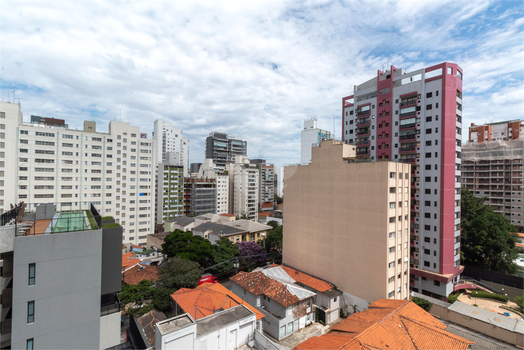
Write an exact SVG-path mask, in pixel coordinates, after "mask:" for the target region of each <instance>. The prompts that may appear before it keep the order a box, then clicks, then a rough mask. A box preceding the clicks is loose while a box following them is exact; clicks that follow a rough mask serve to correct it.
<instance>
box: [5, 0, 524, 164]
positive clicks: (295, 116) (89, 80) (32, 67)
mask: <svg viewBox="0 0 524 350" xmlns="http://www.w3.org/2000/svg"><path fill="white" fill-rule="evenodd" d="M523 28H524V2H523V1H521V0H515V1H503V0H498V1H484V0H479V1H461V0H452V1H448V0H439V1H435V0H430V1H423V0H417V1H411V0H400V1H386V0H378V1H283V0H280V1H273V0H265V1H253V0H250V1H217V0H213V1H184V2H182V1H169V2H168V1H165V2H162V1H147V2H146V1H74V2H65V1H41V0H39V1H16V2H14V1H10V0H2V1H0V30H1V33H2V35H0V98H1V99H2V100H3V101H4V102H7V101H13V90H15V93H14V98H15V99H16V102H18V100H19V101H20V103H21V104H22V112H23V113H24V120H26V121H29V119H30V116H31V115H39V116H45V117H54V118H60V119H65V120H66V122H67V123H68V124H69V126H70V127H71V128H79V129H80V128H82V125H83V121H84V120H94V121H96V122H97V130H98V131H101V132H107V131H108V124H109V122H110V121H111V120H119V121H123V122H129V123H130V124H131V125H133V126H139V127H140V129H141V131H143V132H147V133H148V135H149V137H151V132H152V131H153V123H154V121H155V120H156V119H163V120H166V121H170V122H172V123H173V125H174V126H175V127H178V128H181V129H182V130H183V133H184V135H185V136H187V137H189V139H190V162H192V163H193V162H202V161H203V159H204V151H205V138H206V137H207V136H208V135H209V133H210V132H213V131H222V132H226V133H228V134H231V135H236V136H240V137H242V138H243V139H244V140H247V142H248V156H249V157H250V158H265V159H266V160H267V161H268V162H271V163H275V165H276V166H278V167H280V166H281V165H284V164H293V163H298V162H300V132H301V130H302V127H303V122H304V120H305V119H307V118H310V117H315V118H317V120H318V126H319V127H320V128H322V129H325V130H329V131H332V132H333V131H334V132H335V135H336V137H337V138H340V137H341V126H342V122H341V113H342V109H341V108H342V107H341V106H342V97H344V96H348V95H351V94H352V93H353V86H354V85H357V84H360V83H362V82H364V81H366V80H369V79H371V78H373V77H375V76H376V74H377V70H379V69H380V70H382V69H386V68H387V67H389V65H394V66H396V67H397V68H404V69H406V70H407V71H408V72H409V71H413V70H416V69H420V68H423V67H427V66H431V65H434V64H437V63H441V62H444V61H450V62H454V63H458V64H459V65H460V66H461V67H462V69H463V71H464V80H463V84H464V85H463V126H464V128H467V127H468V126H469V125H470V123H476V124H477V125H478V124H482V123H487V122H495V121H502V120H509V119H523V113H524V82H523V81H524V79H523V78H524V34H523V33H524V31H523ZM466 135H467V132H464V133H463V137H465V136H466Z"/></svg>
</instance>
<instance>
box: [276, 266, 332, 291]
mask: <svg viewBox="0 0 524 350" xmlns="http://www.w3.org/2000/svg"><path fill="white" fill-rule="evenodd" d="M274 267H280V268H281V269H282V270H284V271H285V272H286V273H287V274H288V275H289V276H290V277H291V278H292V279H293V280H295V282H298V283H302V284H303V285H305V286H308V287H310V288H313V289H315V290H318V291H319V292H327V291H328V290H330V289H333V288H334V287H333V286H332V285H331V284H330V283H328V282H326V281H323V280H321V279H320V278H316V277H313V276H311V275H308V274H307V273H304V272H300V271H298V270H295V269H293V268H291V267H288V266H284V265H277V264H273V265H271V266H269V268H268V269H271V268H274ZM337 294H338V293H337Z"/></svg>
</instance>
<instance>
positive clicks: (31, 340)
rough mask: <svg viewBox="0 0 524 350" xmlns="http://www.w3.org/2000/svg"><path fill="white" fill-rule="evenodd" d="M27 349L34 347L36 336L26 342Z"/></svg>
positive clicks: (30, 349)
mask: <svg viewBox="0 0 524 350" xmlns="http://www.w3.org/2000/svg"><path fill="white" fill-rule="evenodd" d="M25 348H26V350H33V349H34V338H31V339H27V342H26V343H25Z"/></svg>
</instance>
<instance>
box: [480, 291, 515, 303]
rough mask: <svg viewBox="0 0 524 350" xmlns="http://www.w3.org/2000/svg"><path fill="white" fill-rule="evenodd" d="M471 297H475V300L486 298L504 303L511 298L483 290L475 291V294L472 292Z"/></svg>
mask: <svg viewBox="0 0 524 350" xmlns="http://www.w3.org/2000/svg"><path fill="white" fill-rule="evenodd" d="M471 296H472V297H475V298H485V299H493V300H498V301H502V302H504V303H505V302H507V301H508V300H509V298H508V297H507V296H506V295H502V294H495V293H489V292H485V291H483V290H474V291H473V292H471Z"/></svg>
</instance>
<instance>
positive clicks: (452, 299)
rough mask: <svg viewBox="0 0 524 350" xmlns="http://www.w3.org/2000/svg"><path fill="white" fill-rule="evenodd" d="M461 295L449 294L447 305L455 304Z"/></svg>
mask: <svg viewBox="0 0 524 350" xmlns="http://www.w3.org/2000/svg"><path fill="white" fill-rule="evenodd" d="M461 294H462V293H457V294H450V295H449V296H448V303H451V304H453V303H454V302H456V301H457V300H458V298H459V297H460V295H461Z"/></svg>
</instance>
